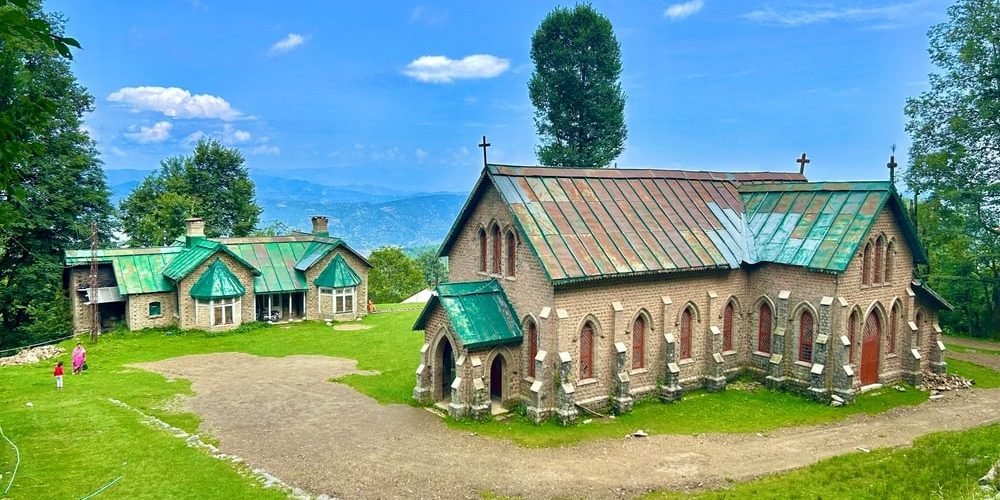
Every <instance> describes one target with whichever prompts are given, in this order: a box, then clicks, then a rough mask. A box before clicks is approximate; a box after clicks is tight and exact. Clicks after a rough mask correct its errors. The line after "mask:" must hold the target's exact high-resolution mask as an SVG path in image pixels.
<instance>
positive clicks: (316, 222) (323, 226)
mask: <svg viewBox="0 0 1000 500" xmlns="http://www.w3.org/2000/svg"><path fill="white" fill-rule="evenodd" d="M329 222H330V219H329V218H328V217H327V216H325V215H314V216H313V217H312V225H313V230H312V234H315V235H317V236H330V228H329Z"/></svg>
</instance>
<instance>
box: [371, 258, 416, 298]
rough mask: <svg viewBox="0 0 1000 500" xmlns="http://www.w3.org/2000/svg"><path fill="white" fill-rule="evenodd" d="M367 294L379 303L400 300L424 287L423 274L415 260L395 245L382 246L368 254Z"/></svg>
mask: <svg viewBox="0 0 1000 500" xmlns="http://www.w3.org/2000/svg"><path fill="white" fill-rule="evenodd" d="M368 262H370V263H371V265H372V270H371V272H369V273H368V295H369V297H371V299H372V300H374V301H375V302H378V303H380V304H384V303H396V302H402V301H403V299H405V298H407V297H409V296H410V295H413V294H415V293H417V292H419V291H420V290H422V289H423V288H424V276H423V274H422V273H421V272H420V267H419V266H418V265H417V263H416V261H414V260H413V259H411V258H409V257H407V256H406V254H405V253H403V251H402V250H401V249H399V248H397V247H382V248H378V249H376V250H374V251H372V254H371V255H370V256H368Z"/></svg>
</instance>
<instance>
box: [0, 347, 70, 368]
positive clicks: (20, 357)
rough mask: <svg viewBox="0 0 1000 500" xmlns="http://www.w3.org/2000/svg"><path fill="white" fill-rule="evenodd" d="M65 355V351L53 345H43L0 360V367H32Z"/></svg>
mask: <svg viewBox="0 0 1000 500" xmlns="http://www.w3.org/2000/svg"><path fill="white" fill-rule="evenodd" d="M63 354H66V349H63V348H62V347H59V346H54V345H43V346H38V347H33V348H31V349H25V350H23V351H19V352H18V353H17V354H15V355H13V356H8V357H6V358H0V366H20V365H33V364H35V363H38V362H39V361H45V360H46V359H52V358H56V357H59V356H62V355H63Z"/></svg>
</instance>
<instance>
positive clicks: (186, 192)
mask: <svg viewBox="0 0 1000 500" xmlns="http://www.w3.org/2000/svg"><path fill="white" fill-rule="evenodd" d="M260 212H261V208H260V207H259V206H258V205H257V202H256V200H255V197H254V184H253V181H252V180H250V173H249V172H248V171H247V169H246V166H245V165H244V159H243V155H242V154H240V152H239V151H238V150H236V149H234V148H228V147H226V146H223V145H222V143H220V142H218V141H216V140H213V139H201V140H199V141H198V144H197V145H195V148H194V152H193V153H192V154H191V155H189V156H175V157H172V158H167V159H166V160H164V161H163V162H162V163H161V165H160V170H159V171H158V172H154V173H152V174H150V175H149V176H148V177H146V179H144V180H143V181H142V183H141V184H139V186H137V187H136V188H135V190H134V191H132V193H131V194H129V196H128V197H127V198H125V199H124V200H122V203H121V221H122V226H123V229H124V230H125V233H126V234H127V235H128V244H129V245H130V246H160V245H166V244H169V243H170V242H171V241H173V240H174V239H175V238H177V237H179V236H181V235H183V234H184V220H185V219H187V218H188V217H192V216H197V217H201V218H203V219H205V235H206V236H208V237H210V238H215V237H220V236H248V235H250V234H251V233H253V231H254V228H255V227H256V226H257V221H258V217H259V216H260Z"/></svg>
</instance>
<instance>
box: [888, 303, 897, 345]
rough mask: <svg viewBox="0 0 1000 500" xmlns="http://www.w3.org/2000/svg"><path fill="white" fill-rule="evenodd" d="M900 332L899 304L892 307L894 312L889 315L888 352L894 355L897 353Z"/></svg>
mask: <svg viewBox="0 0 1000 500" xmlns="http://www.w3.org/2000/svg"><path fill="white" fill-rule="evenodd" d="M898 331H899V303H898V302H897V303H895V304H893V305H892V311H891V312H890V313H889V334H888V335H886V341H888V342H889V346H888V352H889V354H893V353H895V352H896V337H897V335H896V334H897V332H898Z"/></svg>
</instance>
